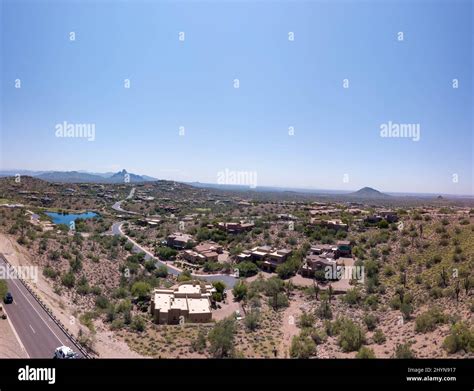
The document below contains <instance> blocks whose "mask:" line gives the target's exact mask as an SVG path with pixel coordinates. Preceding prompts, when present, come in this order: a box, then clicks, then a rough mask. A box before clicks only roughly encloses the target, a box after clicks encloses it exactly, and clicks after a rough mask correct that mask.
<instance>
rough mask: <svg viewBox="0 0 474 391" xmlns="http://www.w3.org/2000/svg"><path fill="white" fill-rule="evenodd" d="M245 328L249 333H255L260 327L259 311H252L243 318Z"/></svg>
mask: <svg viewBox="0 0 474 391" xmlns="http://www.w3.org/2000/svg"><path fill="white" fill-rule="evenodd" d="M244 323H245V327H246V328H247V330H249V331H255V330H256V329H257V328H258V327H259V326H260V311H259V310H252V311H250V312H249V313H248V314H247V315H246V316H245V320H244Z"/></svg>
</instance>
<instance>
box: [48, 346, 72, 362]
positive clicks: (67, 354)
mask: <svg viewBox="0 0 474 391" xmlns="http://www.w3.org/2000/svg"><path fill="white" fill-rule="evenodd" d="M53 358H59V359H74V358H78V355H77V353H75V352H74V351H73V350H72V349H71V348H69V347H67V346H60V347H59V348H56V350H55V351H54V357H53Z"/></svg>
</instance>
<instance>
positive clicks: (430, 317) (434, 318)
mask: <svg viewBox="0 0 474 391" xmlns="http://www.w3.org/2000/svg"><path fill="white" fill-rule="evenodd" d="M445 322H446V315H444V313H443V312H442V311H441V310H440V309H439V308H438V307H433V308H430V309H429V310H428V311H426V312H424V313H422V314H420V315H418V316H417V317H416V320H415V331H417V332H419V333H426V332H427V331H433V330H434V329H436V327H437V325H438V324H442V323H445Z"/></svg>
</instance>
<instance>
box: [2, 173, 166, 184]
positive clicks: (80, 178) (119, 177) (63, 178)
mask: <svg viewBox="0 0 474 391" xmlns="http://www.w3.org/2000/svg"><path fill="white" fill-rule="evenodd" d="M16 174H20V175H29V176H32V177H34V178H38V179H42V180H44V181H48V182H59V183H127V182H130V183H137V182H148V181H156V180H157V179H156V178H153V177H150V176H146V175H144V176H141V175H137V174H132V173H128V172H127V171H126V170H122V171H119V172H116V173H105V174H99V173H94V174H91V173H88V172H85V171H21V170H20V171H15V170H9V171H0V177H1V176H14V175H16ZM127 175H128V177H127ZM127 178H128V179H127Z"/></svg>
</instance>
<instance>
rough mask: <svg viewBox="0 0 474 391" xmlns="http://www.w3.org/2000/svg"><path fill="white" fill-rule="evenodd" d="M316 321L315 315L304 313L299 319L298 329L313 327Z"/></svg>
mask: <svg viewBox="0 0 474 391" xmlns="http://www.w3.org/2000/svg"><path fill="white" fill-rule="evenodd" d="M315 321H316V319H315V318H314V315H312V314H310V313H307V312H303V313H302V314H301V316H300V317H299V319H298V327H300V328H306V327H313V325H314V322H315Z"/></svg>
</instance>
